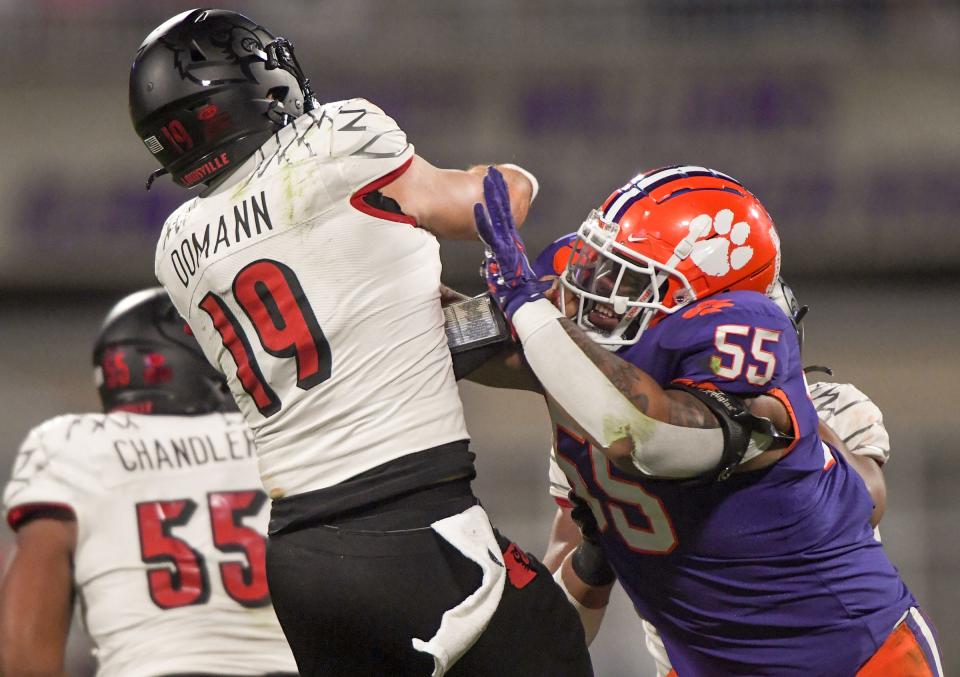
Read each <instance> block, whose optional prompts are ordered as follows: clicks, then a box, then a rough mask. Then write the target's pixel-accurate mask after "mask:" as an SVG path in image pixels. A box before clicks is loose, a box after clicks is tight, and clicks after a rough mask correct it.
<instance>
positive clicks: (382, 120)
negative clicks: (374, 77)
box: [329, 99, 409, 158]
mask: <svg viewBox="0 0 960 677" xmlns="http://www.w3.org/2000/svg"><path fill="white" fill-rule="evenodd" d="M329 115H330V119H331V123H332V132H331V133H332V135H333V138H332V141H331V155H332V156H334V157H358V158H391V157H399V156H400V155H402V154H403V152H404V151H405V150H406V149H407V146H409V144H408V142H407V135H406V134H404V132H403V130H402V129H400V127H399V126H398V125H397V123H396V122H394V120H393V118H391V117H390V116H389V115H387V114H386V113H384V112H383V111H382V110H381V109H380V108H378V107H377V106H375V105H373V104H372V103H370V102H369V101H367V100H366V99H349V100H347V101H341V102H338V103H337V104H336V105H335V106H331V108H330V110H329Z"/></svg>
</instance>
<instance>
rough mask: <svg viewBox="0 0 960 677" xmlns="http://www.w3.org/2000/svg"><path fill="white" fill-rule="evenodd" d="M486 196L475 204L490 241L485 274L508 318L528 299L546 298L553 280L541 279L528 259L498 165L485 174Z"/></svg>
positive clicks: (479, 222)
mask: <svg viewBox="0 0 960 677" xmlns="http://www.w3.org/2000/svg"><path fill="white" fill-rule="evenodd" d="M483 200H484V202H485V203H486V207H484V205H483V204H480V203H479V202H478V203H477V204H475V205H474V206H473V216H474V219H475V220H476V222H477V233H478V234H479V235H480V239H481V240H483V243H484V244H485V245H486V249H485V251H484V255H485V261H484V274H485V276H486V279H487V288H488V289H489V290H490V294H491V296H493V298H494V299H495V300H496V302H497V304H498V305H499V306H500V308H501V309H503V312H504V314H505V315H506V316H507V319H512V318H513V314H514V313H515V312H517V310H518V309H519V308H520V307H521V306H522V305H523V304H525V303H529V302H530V301H536V300H537V299H541V298H543V293H544V292H545V291H547V290H548V289H550V285H551V283H550V281H543V282H541V281H540V280H538V279H537V274H536V273H535V272H534V271H533V268H532V267H531V265H530V261H528V260H527V254H526V250H525V248H524V246H523V240H521V239H520V235H519V234H518V233H517V228H516V226H515V225H514V223H513V215H512V214H511V212H510V192H509V190H508V189H507V182H506V181H504V179H503V174H501V173H500V172H499V171H498V170H497V169H496V167H489V168H488V169H487V175H486V176H485V177H483Z"/></svg>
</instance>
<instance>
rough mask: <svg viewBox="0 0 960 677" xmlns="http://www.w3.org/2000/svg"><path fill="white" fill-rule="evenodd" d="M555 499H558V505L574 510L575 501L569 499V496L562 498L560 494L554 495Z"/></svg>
mask: <svg viewBox="0 0 960 677" xmlns="http://www.w3.org/2000/svg"><path fill="white" fill-rule="evenodd" d="M553 500H554V501H556V502H557V505H559V506H560V507H561V508H566V509H569V510H573V502H572V501H571V500H570V499H568V498H560V497H559V496H554V497H553Z"/></svg>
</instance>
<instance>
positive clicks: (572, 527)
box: [543, 507, 583, 572]
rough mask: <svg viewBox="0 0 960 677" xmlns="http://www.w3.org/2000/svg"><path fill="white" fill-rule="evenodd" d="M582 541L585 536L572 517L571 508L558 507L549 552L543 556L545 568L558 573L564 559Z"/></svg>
mask: <svg viewBox="0 0 960 677" xmlns="http://www.w3.org/2000/svg"><path fill="white" fill-rule="evenodd" d="M582 540H583V535H582V534H581V533H580V529H578V528H577V525H576V522H574V521H573V518H572V517H571V516H570V508H561V507H558V508H557V513H556V514H555V515H554V517H553V526H552V527H551V529H550V540H549V542H548V543H547V552H546V553H545V554H544V556H543V566H545V567H547V569H549V570H550V571H551V572H553V571H556V570H557V569H559V568H560V565H561V564H562V563H563V560H564V558H566V556H567V555H569V554H570V553H571V552H572V551H573V549H574V548H576V547H577V546H578V545H580V541H582Z"/></svg>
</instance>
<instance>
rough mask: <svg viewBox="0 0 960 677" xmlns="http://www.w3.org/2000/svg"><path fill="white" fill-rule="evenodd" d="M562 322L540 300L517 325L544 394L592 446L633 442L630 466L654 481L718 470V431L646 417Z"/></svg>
mask: <svg viewBox="0 0 960 677" xmlns="http://www.w3.org/2000/svg"><path fill="white" fill-rule="evenodd" d="M562 317H563V315H562V314H561V313H560V311H559V310H557V308H556V307H554V306H553V304H551V303H550V302H549V301H548V300H546V299H540V300H537V301H532V302H530V303H526V304H524V305H523V306H522V307H520V309H518V310H517V312H516V314H515V315H514V317H513V325H514V328H515V329H516V330H517V335H518V336H519V337H520V341H521V342H522V343H523V346H524V355H525V357H526V359H527V362H528V363H529V365H530V368H531V369H533V372H534V373H535V374H536V375H537V378H538V379H539V380H540V383H541V384H542V385H543V387H544V389H545V390H546V391H547V393H548V394H549V395H550V397H551V398H552V399H553V400H554V401H556V403H557V404H558V405H559V406H560V407H561V408H562V409H563V410H564V411H566V412H567V414H569V415H570V417H571V418H572V419H573V420H574V421H575V422H576V423H577V425H578V426H579V427H580V428H581V429H582V430H583V432H585V433H586V434H587V435H588V436H589V437H590V438H591V440H592V441H593V442H595V443H596V444H597V445H599V446H600V447H602V448H604V449H606V448H609V447H610V446H611V445H612V444H613V443H614V442H616V441H618V440H621V439H624V438H629V439H630V440H631V441H632V443H633V451H632V452H631V460H632V464H633V465H634V466H635V467H636V469H637V470H638V471H639V472H641V473H643V474H644V475H649V476H652V477H662V478H665V479H689V478H696V477H700V476H702V475H703V474H704V473H707V472H710V471H712V470H713V469H714V468H716V466H717V465H718V464H719V463H720V462H721V460H722V459H723V452H724V436H723V432H722V430H721V429H720V428H709V429H703V428H686V427H683V426H676V425H671V424H669V423H664V422H663V421H658V420H656V419H654V418H651V417H650V416H647V415H646V414H644V413H643V412H642V411H640V410H639V409H637V407H636V406H634V404H633V403H632V402H630V400H628V399H627V398H626V397H625V396H624V395H623V394H622V393H621V392H620V391H619V390H618V389H617V387H616V386H614V385H613V383H611V382H610V380H609V379H608V378H607V376H606V375H605V374H604V373H603V372H602V371H600V369H599V368H598V367H597V366H596V365H595V364H594V363H593V361H592V360H591V359H590V358H589V357H587V355H586V354H585V353H584V352H583V351H582V350H581V349H580V347H579V346H577V344H576V343H575V342H574V341H573V339H572V338H570V336H569V335H568V334H567V332H566V330H564V328H563V327H562V326H561V325H560V322H559V320H560V319H561V318H562Z"/></svg>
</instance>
